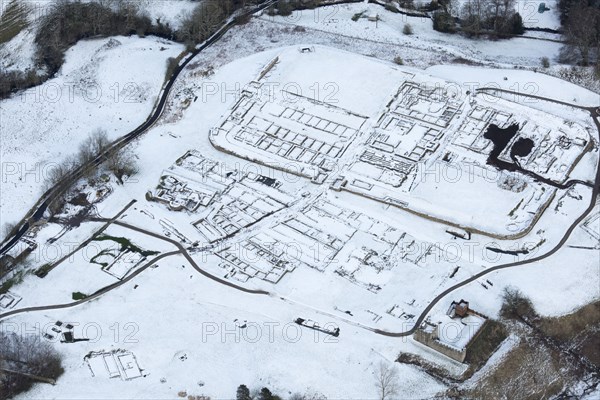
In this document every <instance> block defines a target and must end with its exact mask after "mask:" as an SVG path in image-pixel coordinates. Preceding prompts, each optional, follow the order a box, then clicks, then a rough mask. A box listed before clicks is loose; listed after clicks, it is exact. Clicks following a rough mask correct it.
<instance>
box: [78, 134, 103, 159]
mask: <svg viewBox="0 0 600 400" xmlns="http://www.w3.org/2000/svg"><path fill="white" fill-rule="evenodd" d="M109 146H110V140H108V134H107V133H106V130H104V129H101V128H98V129H96V130H94V131H93V132H92V133H90V135H89V136H88V137H87V138H86V139H85V140H84V141H83V143H81V145H80V146H79V162H80V163H81V164H84V163H87V162H89V161H91V160H93V159H94V158H96V157H97V156H98V154H100V153H102V152H103V151H104V150H106V149H107V148H108V147H109Z"/></svg>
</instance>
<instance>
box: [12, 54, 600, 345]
mask: <svg viewBox="0 0 600 400" xmlns="http://www.w3.org/2000/svg"><path fill="white" fill-rule="evenodd" d="M190 59H191V58H190ZM188 62H189V61H188ZM477 90H478V91H479V92H484V91H487V92H490V91H491V92H493V91H497V92H502V93H508V94H515V95H519V96H525V97H530V98H535V99H538V100H543V101H548V102H551V103H555V104H560V105H563V106H568V107H574V108H577V109H580V110H584V111H588V112H590V114H591V117H592V120H593V121H594V124H595V125H596V128H597V130H598V141H599V143H600V120H599V119H600V108H598V107H584V106H579V105H574V104H570V103H566V102H563V101H560V100H555V99H551V98H547V97H542V96H536V95H527V94H523V93H517V92H513V91H510V90H504V89H496V88H481V89H477ZM163 106H164V104H163ZM572 182H574V183H573V184H575V183H578V182H579V181H572ZM599 193H600V162H598V165H597V168H596V176H595V179H594V185H593V186H592V196H591V200H590V204H589V205H588V207H587V209H586V210H585V211H584V212H583V213H582V214H581V215H580V216H579V217H578V218H577V219H576V220H575V221H574V222H573V223H572V224H571V225H570V226H569V228H568V229H567V231H566V232H565V234H564V235H563V237H562V238H561V240H560V241H559V242H558V243H557V245H556V246H555V247H553V248H552V249H551V250H550V251H548V252H547V253H545V254H543V255H540V256H537V257H533V258H531V259H527V260H522V261H516V262H512V263H507V264H501V265H497V266H495V267H490V268H488V269H486V270H484V271H482V272H480V273H478V274H475V275H473V276H471V277H470V278H468V279H466V280H464V281H462V282H460V283H457V284H456V285H454V286H451V287H449V288H448V289H446V290H444V291H443V292H441V293H440V294H438V295H437V296H436V297H435V298H434V299H432V300H431V302H430V303H429V304H428V305H427V307H425V309H424V310H423V311H422V312H421V314H420V315H419V317H418V318H417V320H416V321H415V323H414V325H413V327H412V328H411V329H409V330H407V331H404V332H389V331H385V330H381V329H376V328H372V327H368V326H365V325H363V324H360V323H357V322H355V321H351V320H348V319H346V318H343V317H338V316H336V315H333V314H330V313H327V312H323V311H320V310H315V311H317V312H319V313H321V314H324V315H329V316H331V317H334V318H337V319H339V320H342V321H344V322H346V323H349V324H352V325H354V326H357V327H360V328H362V329H365V330H368V331H371V332H374V333H376V334H379V335H383V336H388V337H405V336H410V335H412V334H413V333H414V332H415V331H416V330H417V329H418V328H419V326H420V325H421V324H422V323H423V321H424V320H425V318H426V317H427V315H428V314H429V312H430V311H431V310H432V309H433V307H435V305H436V304H437V303H439V302H440V301H441V300H442V299H443V298H444V297H446V296H447V295H449V294H450V293H452V292H454V291H455V290H457V289H459V288H461V287H463V286H466V285H468V284H469V283H472V282H474V281H476V280H478V279H480V278H482V277H484V276H486V275H488V274H490V273H492V272H495V271H499V270H503V269H508V268H514V267H520V266H524V265H528V264H532V263H535V262H538V261H542V260H544V259H546V258H548V257H550V256H552V255H554V254H555V253H557V252H558V251H559V250H560V249H561V248H562V247H563V246H564V245H565V243H566V242H567V240H568V239H569V238H570V236H571V234H572V233H573V231H574V230H575V229H576V228H577V227H578V226H579V224H580V223H581V222H582V221H583V220H584V219H585V218H587V217H588V215H589V214H590V213H591V212H592V211H593V210H594V208H595V205H596V198H597V197H598V194H599ZM118 215H120V214H118ZM118 215H117V216H116V217H113V218H110V219H107V218H92V219H91V220H92V221H96V222H106V223H107V225H109V224H111V223H112V224H115V225H119V226H122V227H124V228H127V229H131V230H134V231H137V232H139V233H142V234H145V235H149V236H152V237H154V238H156V239H159V240H162V241H166V242H168V243H171V244H172V245H174V246H176V247H177V249H178V250H177V251H172V252H169V253H164V254H162V255H160V256H158V257H156V258H154V259H153V260H151V261H150V262H148V263H147V264H145V265H144V266H143V267H141V268H139V269H138V270H136V271H135V272H134V273H132V274H131V275H129V276H128V277H127V278H126V279H123V280H122V281H119V282H116V283H114V284H112V285H110V286H107V287H105V288H103V289H101V290H99V291H98V292H96V293H94V294H92V295H91V296H89V297H87V298H85V299H83V300H79V301H77V302H73V303H67V304H58V305H49V306H39V307H29V308H23V309H19V310H14V311H10V312H7V313H5V314H0V320H2V319H4V318H8V317H11V316H15V315H18V314H23V313H28V312H34V311H48V310H57V309H65V308H71V307H75V306H78V305H81V304H84V303H87V302H89V301H91V300H94V299H96V298H98V297H99V296H101V295H103V294H105V293H107V292H109V291H111V290H113V289H116V288H118V287H120V286H122V285H123V284H125V283H127V282H129V281H131V280H132V279H134V278H135V277H136V276H138V275H139V274H141V273H142V272H143V271H145V270H146V269H147V268H148V267H149V266H151V265H154V264H155V263H156V262H158V261H160V260H161V259H163V258H166V257H169V256H172V255H183V256H184V257H185V258H186V260H187V261H188V262H189V263H190V264H191V265H192V267H193V268H194V269H195V270H196V271H197V272H198V273H200V274H202V275H203V276H205V277H207V278H209V279H211V280H213V281H215V282H218V283H220V284H223V285H225V286H228V287H231V288H233V289H236V290H239V291H242V292H244V293H248V294H257V295H265V296H274V294H272V293H270V292H267V291H264V290H252V289H247V288H245V287H242V286H239V285H236V284H234V283H232V282H229V281H227V280H225V279H222V278H219V277H216V276H214V275H212V274H210V273H208V272H207V271H205V270H203V269H202V268H200V266H198V264H197V263H196V262H195V261H194V260H193V259H192V257H191V256H190V255H189V253H188V252H187V250H186V248H185V247H184V246H183V245H182V244H181V243H179V242H177V241H175V240H173V239H170V238H166V237H164V236H162V235H159V234H157V233H154V232H151V231H148V230H146V229H143V228H139V227H136V226H134V225H130V224H128V223H125V222H122V221H118V220H116V219H117V217H118ZM280 299H281V300H283V301H287V302H292V301H291V300H289V299H285V298H280Z"/></svg>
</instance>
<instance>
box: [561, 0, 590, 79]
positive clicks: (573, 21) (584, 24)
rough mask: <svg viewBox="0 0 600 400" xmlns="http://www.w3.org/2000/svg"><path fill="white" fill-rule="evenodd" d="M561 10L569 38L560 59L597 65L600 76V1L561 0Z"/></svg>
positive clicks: (565, 31) (567, 37)
mask: <svg viewBox="0 0 600 400" xmlns="http://www.w3.org/2000/svg"><path fill="white" fill-rule="evenodd" d="M559 10H560V18H561V23H562V25H563V30H564V33H565V36H566V39H567V45H566V46H564V47H563V49H562V51H561V54H560V61H561V62H565V63H572V64H578V65H582V66H588V65H595V66H596V71H597V75H598V77H599V78H600V1H598V0H560V2H559Z"/></svg>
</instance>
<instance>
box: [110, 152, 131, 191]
mask: <svg viewBox="0 0 600 400" xmlns="http://www.w3.org/2000/svg"><path fill="white" fill-rule="evenodd" d="M106 168H107V169H108V170H109V171H110V172H112V173H113V174H115V177H116V178H117V180H118V181H119V183H121V184H123V177H125V176H132V175H135V174H136V173H137V172H138V166H137V163H136V159H135V156H134V155H133V154H132V153H131V152H130V151H126V150H124V149H120V150H119V151H114V152H112V153H111V154H110V155H109V156H108V157H107V159H106Z"/></svg>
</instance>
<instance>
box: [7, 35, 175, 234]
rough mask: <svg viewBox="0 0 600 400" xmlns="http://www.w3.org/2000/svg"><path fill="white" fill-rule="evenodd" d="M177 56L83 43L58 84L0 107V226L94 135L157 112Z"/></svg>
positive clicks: (152, 48)
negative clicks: (172, 60) (171, 61)
mask: <svg viewBox="0 0 600 400" xmlns="http://www.w3.org/2000/svg"><path fill="white" fill-rule="evenodd" d="M182 50H183V46H182V45H179V44H174V43H171V42H168V41H165V40H163V39H157V38H153V37H149V38H144V39H141V38H137V37H114V38H110V39H94V40H85V41H81V42H79V43H78V44H77V45H76V46H74V47H72V48H71V49H69V50H68V51H67V54H66V62H65V65H64V66H63V68H62V69H61V70H60V72H59V73H58V75H57V76H56V77H55V78H53V79H51V80H49V81H47V82H46V83H44V84H43V85H41V86H38V87H35V88H32V89H29V90H26V91H24V92H20V93H17V94H15V95H14V96H13V97H12V98H10V99H7V100H3V101H2V102H0V119H1V121H2V137H1V139H0V140H1V143H2V146H1V150H0V157H1V159H2V181H1V183H0V184H1V187H2V198H1V200H0V204H1V205H0V208H1V209H2V211H1V214H0V225H2V226H4V225H5V224H7V223H10V222H17V221H19V220H20V218H22V217H23V215H24V211H25V209H27V208H29V206H31V205H33V203H34V202H35V201H33V200H32V199H33V198H36V197H38V196H40V195H41V194H42V193H43V192H42V189H43V187H44V183H45V182H44V181H45V178H47V177H48V176H49V173H50V171H51V169H52V168H54V167H55V166H56V165H57V163H60V162H61V161H62V160H64V159H67V158H68V157H69V156H71V155H73V154H74V153H75V152H76V151H77V148H78V145H79V143H81V142H82V141H83V140H85V139H86V137H87V136H88V135H89V134H90V133H91V132H92V131H93V130H95V129H105V130H106V131H107V133H108V136H109V138H110V139H111V140H114V139H117V138H119V137H121V136H123V135H124V134H126V133H128V132H129V131H131V130H132V129H133V128H135V127H136V126H138V125H139V124H141V123H142V122H143V121H144V120H145V119H146V118H147V116H148V115H149V114H150V112H151V110H152V108H153V107H154V103H155V101H156V98H157V96H158V93H159V91H160V88H161V86H162V84H163V82H164V79H165V74H166V69H167V59H168V58H169V57H176V56H177V55H179V53H181V51H182ZM28 205H29V206H28Z"/></svg>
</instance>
